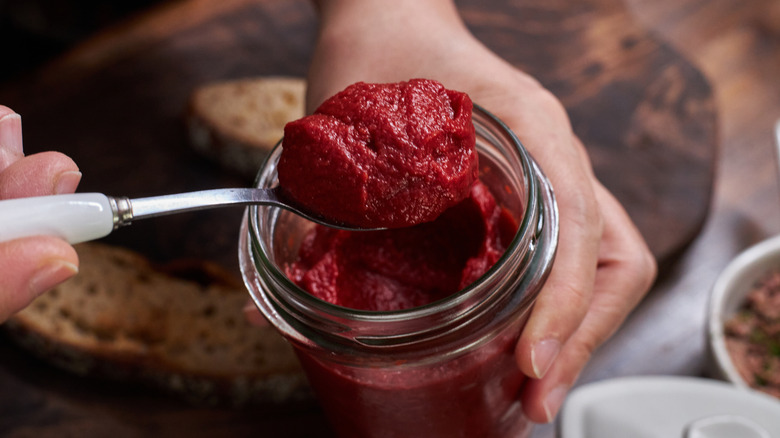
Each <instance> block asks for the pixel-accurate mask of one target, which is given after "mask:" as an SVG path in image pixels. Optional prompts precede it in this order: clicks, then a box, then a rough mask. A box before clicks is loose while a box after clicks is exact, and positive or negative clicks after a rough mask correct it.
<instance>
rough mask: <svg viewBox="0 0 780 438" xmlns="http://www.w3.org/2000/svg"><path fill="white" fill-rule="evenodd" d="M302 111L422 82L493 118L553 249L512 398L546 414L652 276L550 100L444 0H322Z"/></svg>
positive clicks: (537, 417) (523, 340) (540, 416)
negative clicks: (543, 204)
mask: <svg viewBox="0 0 780 438" xmlns="http://www.w3.org/2000/svg"><path fill="white" fill-rule="evenodd" d="M317 6H318V8H319V13H320V16H321V20H322V22H321V30H320V35H319V40H318V45H317V48H316V51H315V54H314V59H313V63H312V66H311V70H310V74H309V87H310V88H309V92H308V105H309V108H310V109H313V108H314V107H316V106H317V105H318V104H319V103H320V102H322V101H323V100H324V99H325V98H327V97H328V96H330V95H332V94H334V93H336V92H338V91H339V90H341V89H343V88H344V87H346V86H347V85H349V84H351V83H354V82H357V81H369V82H395V81H402V80H407V79H409V78H411V77H426V78H431V79H435V80H438V81H440V82H442V83H443V84H444V85H445V86H447V87H448V88H453V89H457V90H460V91H464V92H466V93H468V94H469V95H470V97H471V99H472V100H473V101H474V103H475V104H478V105H480V106H482V107H483V108H485V109H487V110H488V111H490V112H492V113H493V114H495V115H496V116H498V118H499V119H501V120H503V122H505V123H506V124H507V125H508V126H509V128H510V129H511V130H512V131H514V133H515V134H516V135H517V136H518V137H519V139H520V141H521V142H522V143H523V145H524V146H525V147H526V148H527V149H528V150H529V151H530V153H531V155H532V156H533V157H534V159H535V160H536V161H537V162H538V163H539V165H540V167H541V168H542V169H543V170H544V172H545V174H546V175H547V177H548V178H549V180H550V181H551V184H552V187H553V189H554V190H555V195H556V198H557V202H558V207H559V210H560V237H559V244H558V254H557V258H556V261H555V264H554V265H553V267H552V271H551V273H550V277H549V279H548V280H547V282H546V283H545V286H544V288H543V289H542V291H541V293H540V294H539V296H538V297H537V299H536V304H535V306H534V309H533V311H532V313H531V315H530V317H529V319H528V321H527V324H526V325H525V327H524V328H523V331H522V334H521V336H520V338H519V340H518V342H517V346H516V350H515V355H516V360H517V363H518V365H519V367H520V369H521V370H522V372H523V373H524V374H525V375H527V376H529V377H531V378H532V380H530V381H528V382H527V383H526V384H525V386H524V387H523V391H522V393H521V394H520V395H519V397H520V398H521V399H522V402H523V410H524V412H525V414H526V415H527V417H528V418H529V419H531V420H532V421H534V422H549V421H551V420H552V419H553V418H554V416H555V415H556V413H557V411H558V409H559V407H560V405H561V403H562V401H563V399H564V397H565V395H566V393H567V392H568V390H569V388H570V387H571V386H572V385H573V384H574V382H575V381H576V379H577V376H578V374H579V372H580V371H581V370H582V368H583V367H584V366H585V364H586V363H587V361H588V360H589V358H590V356H591V354H592V353H593V351H594V350H595V349H596V348H598V346H600V345H601V344H602V343H603V342H604V341H605V340H606V339H607V338H608V337H609V336H610V335H611V334H612V333H613V332H614V331H615V330H616V329H617V328H618V327H619V325H620V324H621V323H622V322H623V320H624V319H625V317H626V316H627V315H628V314H629V312H630V311H631V310H632V309H633V308H634V307H635V306H636V304H637V303H638V302H639V301H640V300H641V298H642V297H643V296H644V294H645V293H646V292H647V291H648V289H649V287H650V285H651V283H652V281H653V279H654V277H655V273H656V266H655V261H654V260H653V258H652V256H651V254H650V252H649V250H648V248H647V247H646V245H645V243H644V241H643V239H642V237H641V236H640V234H639V232H638V231H637V229H636V227H635V226H634V225H633V223H632V222H631V220H630V219H629V217H628V216H627V214H626V212H625V211H624V209H623V208H622V206H621V205H620V204H619V203H618V202H617V201H616V200H615V198H614V197H613V196H612V195H611V194H610V193H609V192H608V191H607V190H606V189H605V188H604V187H603V186H602V185H601V184H600V183H599V182H598V181H597V180H596V178H595V176H594V175H593V171H592V168H591V165H590V162H589V159H588V157H587V154H586V151H585V149H584V147H583V145H582V144H581V142H580V141H579V139H578V138H577V137H576V136H575V135H574V134H573V133H572V130H571V126H570V123H569V121H568V117H567V115H566V112H565V110H564V108H563V107H562V105H561V104H560V103H559V102H558V101H557V100H556V99H555V98H554V97H553V96H552V95H551V94H550V93H549V92H548V91H547V90H545V89H544V88H543V87H541V86H540V85H539V83H538V82H536V81H535V80H534V79H533V78H531V77H529V76H528V75H526V74H524V73H523V72H521V71H519V70H517V69H515V68H514V67H513V66H511V65H510V64H508V63H506V62H505V61H504V60H502V59H500V58H499V57H497V56H496V55H495V54H493V53H492V52H490V51H489V50H488V49H487V48H485V47H484V46H483V45H482V44H481V43H479V42H478V41H477V40H476V39H475V38H474V37H473V36H472V35H471V34H470V33H469V32H468V31H467V29H466V28H465V26H464V25H463V23H462V22H461V20H460V18H459V16H458V13H457V10H456V9H455V6H454V5H453V4H452V2H451V1H449V0H435V1H427V2H418V1H416V0H401V1H397V2H393V3H392V7H390V6H389V5H388V4H387V2H383V1H381V0H358V1H353V0H336V1H328V0H322V1H320V2H318V5H317Z"/></svg>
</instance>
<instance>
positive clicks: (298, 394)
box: [5, 243, 309, 405]
mask: <svg viewBox="0 0 780 438" xmlns="http://www.w3.org/2000/svg"><path fill="white" fill-rule="evenodd" d="M76 249H77V251H78V254H79V258H80V272H79V274H78V275H77V276H76V277H74V278H72V279H70V280H68V281H67V282H65V283H63V284H62V285H60V286H58V287H56V288H55V289H53V290H51V291H49V292H47V293H45V294H43V295H42V296H41V297H39V298H38V299H36V300H35V301H34V302H33V303H32V304H31V305H30V306H29V307H27V308H26V309H24V310H23V311H22V312H20V313H18V314H17V315H15V316H14V317H12V318H11V319H10V320H9V321H8V322H7V323H6V324H5V327H6V329H7V331H8V333H9V334H10V336H11V338H12V339H14V340H16V341H17V342H18V343H19V344H21V345H22V346H24V347H26V348H28V349H29V350H31V351H32V352H34V353H35V354H37V355H40V356H41V357H43V358H45V359H46V360H48V361H50V362H52V363H53V364H55V365H57V366H59V367H62V368H64V369H67V370H69V371H72V372H75V373H78V374H80V375H95V376H101V377H104V378H105V377H107V378H112V379H120V380H124V381H131V382H139V381H140V382H145V383H148V384H152V385H154V386H157V387H160V388H163V389H166V390H168V391H172V392H174V393H177V394H179V395H182V396H184V397H185V398H186V399H188V400H191V401H194V402H198V403H202V404H223V405H224V404H232V405H243V404H247V403H256V402H287V401H298V400H304V399H307V398H308V397H309V388H308V384H307V382H306V379H305V377H304V375H303V372H302V371H301V369H300V366H299V364H298V361H297V358H296V357H295V354H294V353H293V351H292V347H291V346H290V345H289V344H288V343H287V342H286V341H285V340H284V339H283V338H282V337H281V336H280V335H279V334H278V333H277V332H276V331H275V329H273V328H272V327H271V326H270V325H265V326H260V327H256V326H252V325H250V324H249V323H248V322H247V321H246V318H245V316H244V313H243V308H244V306H245V305H246V304H247V301H248V294H247V293H246V291H245V289H244V288H243V285H241V284H237V283H238V282H237V279H236V278H235V276H233V275H231V274H228V273H225V272H224V270H222V269H221V268H219V267H216V266H213V265H210V264H206V263H202V262H185V263H179V264H178V265H176V266H174V265H171V266H170V267H168V268H166V269H160V268H157V267H154V266H152V265H151V264H150V263H149V262H148V261H147V259H146V258H144V257H142V256H141V255H140V254H137V253H135V252H132V251H129V250H127V249H124V248H120V247H116V246H108V245H105V244H100V243H85V244H80V245H77V247H76Z"/></svg>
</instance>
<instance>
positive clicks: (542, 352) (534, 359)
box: [531, 339, 561, 379]
mask: <svg viewBox="0 0 780 438" xmlns="http://www.w3.org/2000/svg"><path fill="white" fill-rule="evenodd" d="M560 351H561V343H560V342H559V341H558V340H557V339H544V340H541V341H539V342H537V343H536V345H534V346H533V348H532V349H531V366H532V367H533V369H534V376H533V377H535V378H537V379H541V378H542V377H544V375H545V374H547V371H548V370H549V369H550V366H552V363H553V361H554V360H555V358H556V357H558V353H559V352H560Z"/></svg>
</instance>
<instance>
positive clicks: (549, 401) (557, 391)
mask: <svg viewBox="0 0 780 438" xmlns="http://www.w3.org/2000/svg"><path fill="white" fill-rule="evenodd" d="M568 393H569V387H568V386H566V385H561V386H558V387H556V388H554V389H553V390H552V391H550V392H549V393H548V394H547V398H545V399H544V415H545V416H546V417H547V422H548V423H550V422H552V421H553V420H554V419H555V416H556V415H558V411H559V410H560V409H561V405H563V401H564V400H565V399H566V394H568Z"/></svg>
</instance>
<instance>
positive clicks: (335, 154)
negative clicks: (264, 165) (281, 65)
mask: <svg viewBox="0 0 780 438" xmlns="http://www.w3.org/2000/svg"><path fill="white" fill-rule="evenodd" d="M471 109H472V103H471V99H469V97H468V95H466V94H464V93H460V92H457V91H451V90H447V89H446V88H444V86H442V84H440V83H438V82H436V81H432V80H426V79H414V80H410V81H409V82H400V83H394V84H366V83H362V82H361V83H357V84H354V85H351V86H349V87H347V88H346V89H345V90H344V91H342V92H340V93H338V94H336V95H335V96H333V97H331V98H330V99H328V100H327V101H325V102H324V103H323V104H322V105H321V106H320V107H319V108H317V110H316V111H315V112H314V114H312V115H311V116H307V117H304V118H302V119H299V120H296V121H293V122H290V123H288V124H287V125H286V126H285V128H284V140H283V146H282V154H281V157H280V160H279V164H278V166H277V169H278V173H279V183H280V186H281V187H282V189H283V190H284V193H285V194H286V195H287V196H288V197H290V198H292V200H293V201H295V202H296V203H298V204H300V205H302V206H303V207H305V208H306V209H308V210H310V211H313V212H317V213H319V214H320V215H322V216H324V217H326V218H329V219H332V220H335V221H336V222H340V223H343V224H349V225H355V226H363V227H385V228H398V227H406V226H410V225H415V224H419V223H423V222H429V221H432V220H434V219H436V218H437V217H438V216H439V215H440V214H441V213H442V212H443V211H444V210H446V209H448V208H450V207H452V206H453V205H455V204H457V203H458V202H460V201H461V200H462V199H463V198H465V197H466V194H467V193H468V191H469V189H470V187H471V185H472V183H473V182H474V180H476V178H477V152H476V148H475V133H474V125H473V124H472V122H471Z"/></svg>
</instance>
